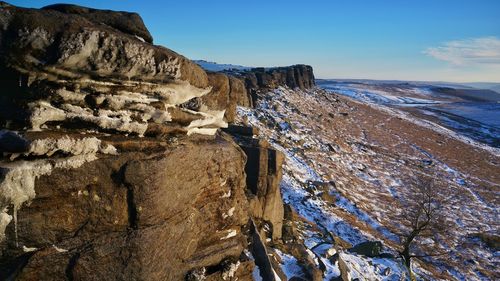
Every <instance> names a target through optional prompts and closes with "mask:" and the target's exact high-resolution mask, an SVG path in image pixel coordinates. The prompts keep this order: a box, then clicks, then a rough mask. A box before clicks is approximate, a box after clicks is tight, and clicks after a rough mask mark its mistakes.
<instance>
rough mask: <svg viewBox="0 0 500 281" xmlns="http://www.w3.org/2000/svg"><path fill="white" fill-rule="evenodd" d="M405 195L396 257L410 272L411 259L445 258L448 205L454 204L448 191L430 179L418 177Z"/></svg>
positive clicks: (448, 188)
mask: <svg viewBox="0 0 500 281" xmlns="http://www.w3.org/2000/svg"><path fill="white" fill-rule="evenodd" d="M409 188H410V190H409V192H408V193H407V195H406V196H405V197H404V198H403V199H402V202H401V203H402V204H401V206H400V213H399V214H398V215H397V218H398V221H399V223H400V227H399V233H398V235H399V237H400V249H399V254H400V256H401V258H402V259H403V261H404V264H405V265H406V267H407V268H408V270H409V271H410V272H411V261H412V259H413V258H424V257H432V256H442V255H446V254H447V253H448V251H447V250H446V247H444V248H443V247H442V245H441V243H439V241H444V240H446V239H447V237H450V236H449V234H450V232H451V230H452V228H453V226H454V223H452V222H450V220H449V219H448V218H449V217H450V216H449V212H450V208H448V207H450V204H452V202H453V201H454V200H453V198H455V196H454V195H453V192H452V189H453V188H451V187H450V186H448V185H447V184H446V183H444V182H438V181H437V180H436V179H435V177H432V176H420V177H419V178H417V179H415V180H413V181H412V183H411V184H410V185H409Z"/></svg>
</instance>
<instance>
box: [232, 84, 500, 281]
mask: <svg viewBox="0 0 500 281" xmlns="http://www.w3.org/2000/svg"><path fill="white" fill-rule="evenodd" d="M238 113H239V122H241V123H244V124H248V125H251V126H254V127H257V128H258V129H259V131H260V135H259V137H260V138H265V139H267V140H269V142H270V143H271V144H272V145H274V146H275V147H276V148H277V149H278V150H281V151H282V152H283V153H285V155H286V164H285V168H284V173H283V174H284V175H283V181H282V184H281V188H282V194H283V198H284V201H285V203H287V204H290V205H291V206H292V208H293V209H294V210H295V211H296V212H297V213H298V214H299V215H300V216H302V217H303V218H305V219H306V224H307V221H309V222H310V225H313V227H301V226H300V225H299V224H300V223H299V222H297V228H298V229H299V231H300V233H301V236H302V238H303V239H304V241H303V242H304V244H305V245H306V247H308V248H309V249H310V250H311V256H313V257H314V259H315V260H316V262H317V264H318V265H319V264H322V265H323V266H324V267H325V280H330V279H331V278H333V277H337V276H339V274H340V271H339V262H337V261H335V260H333V259H331V258H329V257H330V256H331V254H332V251H331V250H330V248H329V246H331V245H330V244H333V242H332V241H331V240H334V238H331V237H338V238H340V239H341V240H343V241H345V242H346V243H347V244H351V245H356V244H358V243H360V242H363V241H368V240H371V241H373V240H378V241H382V242H383V245H384V246H385V248H386V252H387V253H389V254H390V255H386V256H384V257H376V258H368V257H365V256H360V255H356V254H352V253H350V252H348V251H346V250H345V249H342V248H339V247H335V250H334V251H335V252H337V253H338V255H337V256H338V257H340V258H341V259H342V260H343V262H344V263H345V264H346V265H347V267H349V268H350V274H351V277H352V278H356V277H358V278H360V279H367V280H400V278H401V276H403V275H405V274H406V273H405V272H406V271H405V269H404V267H403V266H401V261H400V259H399V258H397V252H396V249H397V247H398V242H399V238H398V236H397V235H396V233H397V232H398V227H399V224H398V223H397V222H396V221H395V215H396V214H398V213H399V212H400V209H401V208H402V207H401V206H402V204H401V198H405V197H406V196H408V194H410V193H411V192H412V190H411V188H409V186H408V185H407V184H406V183H407V182H408V180H409V179H411V178H414V177H416V176H418V175H419V174H422V173H426V172H425V171H429V170H432V175H433V176H434V177H436V178H438V179H439V180H441V181H445V183H446V185H445V186H446V187H445V188H448V189H449V190H450V192H453V193H454V194H457V198H458V199H457V200H456V201H455V202H456V203H455V204H453V205H451V206H450V207H449V210H448V214H449V216H448V218H447V219H448V220H449V221H451V222H453V224H454V225H455V228H454V231H453V233H452V235H451V237H449V238H447V239H443V237H435V238H436V239H434V240H433V241H432V240H431V241H429V243H438V245H437V247H439V248H441V249H444V250H446V251H448V252H450V254H449V255H447V256H446V257H444V256H437V257H427V258H423V259H420V260H416V262H415V263H414V265H415V266H414V268H413V271H414V272H415V273H416V274H417V275H418V276H421V277H422V278H431V279H445V280H449V279H456V280H495V279H498V278H499V276H498V273H497V271H496V269H497V268H498V267H499V265H500V255H499V252H498V249H493V248H490V247H491V245H489V246H488V245H486V243H485V242H484V241H482V240H481V239H480V238H478V237H480V236H481V235H479V234H488V235H489V234H493V235H496V234H497V233H498V231H499V228H498V217H499V216H498V214H499V212H498V211H499V206H500V196H499V194H500V193H499V192H500V188H499V186H500V172H499V171H500V150H498V149H494V148H489V147H485V146H484V145H478V144H477V143H474V142H471V141H470V140H467V139H464V138H461V137H459V136H457V135H455V134H452V133H451V132H450V131H448V130H446V129H445V128H439V127H436V126H434V125H433V124H432V123H428V122H426V121H423V120H419V119H416V118H415V117H414V116H412V115H410V114H408V113H404V112H402V111H398V110H395V109H390V108H385V107H382V106H375V105H368V104H365V103H361V102H358V101H355V100H353V99H350V98H347V97H344V96H340V95H336V94H333V93H329V92H326V91H324V90H321V89H318V88H315V89H312V90H308V91H301V90H290V89H286V88H278V89H276V90H274V91H273V92H269V93H267V94H265V95H263V97H262V98H261V99H260V100H259V102H258V104H257V105H256V108H255V109H247V108H243V107H240V108H238ZM326 233H331V234H332V235H330V236H329V235H326ZM328 237H330V238H331V239H330V238H328ZM417 250H418V249H417ZM420 250H422V249H420ZM276 254H277V255H279V256H280V259H279V260H281V262H282V263H283V269H284V272H285V273H286V274H287V277H288V278H291V277H292V276H296V275H298V276H300V274H301V273H300V267H299V266H298V265H297V264H296V263H297V261H296V260H295V259H294V257H293V256H290V255H287V254H286V253H282V252H280V251H276ZM391 255H392V256H394V258H390V256H391Z"/></svg>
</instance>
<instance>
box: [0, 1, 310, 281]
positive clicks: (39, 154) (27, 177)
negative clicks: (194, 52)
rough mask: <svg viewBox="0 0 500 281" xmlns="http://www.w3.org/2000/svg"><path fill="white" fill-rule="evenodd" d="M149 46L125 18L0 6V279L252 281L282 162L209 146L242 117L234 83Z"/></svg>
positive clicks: (275, 220)
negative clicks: (256, 252)
mask: <svg viewBox="0 0 500 281" xmlns="http://www.w3.org/2000/svg"><path fill="white" fill-rule="evenodd" d="M152 41H153V39H152V38H151V35H150V34H149V32H148V30H147V28H146V27H145V26H144V23H143V22H142V19H141V18H140V17H139V16H138V15H137V14H134V13H127V12H114V11H107V10H96V9H90V8H85V7H79V6H74V5H66V4H58V5H52V6H47V7H45V8H43V9H40V10H38V9H25V8H19V7H15V6H12V5H9V4H7V3H4V2H0V83H1V85H2V90H1V93H0V127H1V130H0V152H2V154H1V156H0V279H2V280H4V279H9V280H10V279H15V280H40V279H42V280H186V279H187V280H252V279H253V278H254V277H255V276H258V275H259V271H258V270H257V271H256V269H255V268H256V267H255V264H256V263H257V264H259V263H260V264H261V260H257V259H258V258H257V257H254V256H252V253H251V252H250V251H249V250H248V249H251V248H252V246H251V245H253V238H252V237H253V233H255V231H259V232H260V233H261V234H262V235H263V236H262V237H263V240H262V241H261V243H263V247H267V245H265V244H266V243H267V242H268V240H269V239H271V241H276V242H278V241H279V240H281V236H282V234H281V232H282V220H283V203H282V200H281V194H280V189H279V182H280V180H281V165H282V163H283V155H282V154H281V153H279V152H278V151H276V150H274V149H272V148H271V147H270V146H269V144H267V143H265V142H259V141H255V140H252V133H251V134H250V135H248V133H246V135H245V133H243V136H242V137H241V139H238V138H237V139H238V141H239V145H237V144H236V143H235V141H234V140H233V139H232V138H231V137H229V136H228V135H227V134H226V133H223V132H220V131H219V130H218V129H220V128H225V127H227V126H228V123H231V122H233V121H234V120H235V116H236V106H237V105H241V106H246V107H251V106H252V103H253V101H252V98H251V97H250V93H251V91H250V90H249V89H247V85H245V82H244V79H242V78H241V77H235V76H228V75H226V74H222V73H206V72H205V71H203V70H202V69H201V68H200V67H199V66H198V65H196V64H194V63H193V62H191V61H190V60H189V59H187V58H185V57H183V56H182V55H179V54H177V53H175V52H174V51H171V50H169V49H167V48H164V47H161V46H155V45H152V44H151V43H152ZM286 71H288V70H279V71H277V70H274V71H273V72H271V73H274V74H272V75H274V76H273V77H275V78H276V79H277V80H275V82H273V83H277V84H279V83H291V82H290V81H291V80H290V81H288V80H289V79H288V78H286V77H287V75H288V74H286V75H285V74H284V73H285V72H286ZM294 71H295V70H294ZM299 72H300V71H299ZM280 73H281V74H280ZM311 74H312V73H311ZM266 75H267V74H266ZM294 77H295V76H294ZM287 79H288V80H287ZM287 81H288V82H287ZM295 82H296V83H299V82H297V81H295ZM277 84H276V85H277ZM299 84H300V83H299ZM299 84H297V86H299V87H302V86H303V85H305V84H303V83H302V84H300V85H299ZM266 85H267V84H266ZM273 85H274V84H273ZM308 85H309V84H308ZM261 86H264V84H262V85H261ZM233 129H234V128H233ZM241 130H242V131H243V132H245V131H248V129H245V128H241ZM228 131H231V130H228ZM250 131H251V132H252V130H251V129H250ZM231 133H234V132H231ZM239 134H241V131H240V132H239ZM245 139H246V140H245ZM240 146H241V147H240ZM252 218H253V219H254V220H255V221H256V224H257V226H256V228H255V229H256V230H254V231H253V232H252V231H251V226H252V225H253V224H251V223H250V222H251V221H252V220H251V219H252ZM259 235H260V234H259ZM259 239H260V238H259ZM249 245H250V246H249ZM271 266H272V267H274V269H273V268H272V267H271V268H268V271H267V273H266V274H267V275H269V274H271V273H272V272H273V270H277V271H278V273H279V274H280V275H282V276H283V273H282V272H281V271H280V270H278V268H276V265H271ZM261 275H262V274H261ZM193 278H194V279H193Z"/></svg>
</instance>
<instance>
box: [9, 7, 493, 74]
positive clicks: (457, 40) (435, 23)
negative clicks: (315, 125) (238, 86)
mask: <svg viewBox="0 0 500 281" xmlns="http://www.w3.org/2000/svg"><path fill="white" fill-rule="evenodd" d="M7 2H10V3H11V4H14V5H17V6H24V7H42V6H45V5H48V4H54V3H58V2H66V3H74V4H79V5H83V6H89V7H95V8H103V9H112V10H124V11H134V12H138V13H139V14H140V15H141V16H142V18H143V19H144V22H145V23H146V25H147V27H148V29H149V30H150V32H151V33H152V35H153V38H154V43H155V44H159V45H164V46H166V47H168V48H170V49H173V50H175V51H177V52H179V53H181V54H183V55H185V56H187V57H189V58H191V59H206V60H209V61H216V62H218V63H232V64H241V65H249V66H278V65H291V64H296V63H304V64H310V65H312V66H313V67H314V71H315V74H316V76H317V77H318V78H370V79H398V80H428V81H430V80H432V81H437V80H439V81H452V82H472V81H490V82H500V0H468V1H466V0H364V1H362V0H323V1H320V0H246V1H239V0H198V1H196V0H176V1H168V0H165V1H161V0H156V1H153V0H109V1H104V0H60V1H54V0H36V1H35V0H11V1H7Z"/></svg>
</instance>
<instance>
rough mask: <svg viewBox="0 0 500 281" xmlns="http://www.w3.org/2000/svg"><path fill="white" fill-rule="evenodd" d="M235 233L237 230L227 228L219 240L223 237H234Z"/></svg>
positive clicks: (223, 238)
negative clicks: (224, 234)
mask: <svg viewBox="0 0 500 281" xmlns="http://www.w3.org/2000/svg"><path fill="white" fill-rule="evenodd" d="M237 234H238V231H236V229H229V230H228V231H227V234H226V236H223V237H221V238H220V240H225V239H229V238H232V237H235V236H236V235H237Z"/></svg>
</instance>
